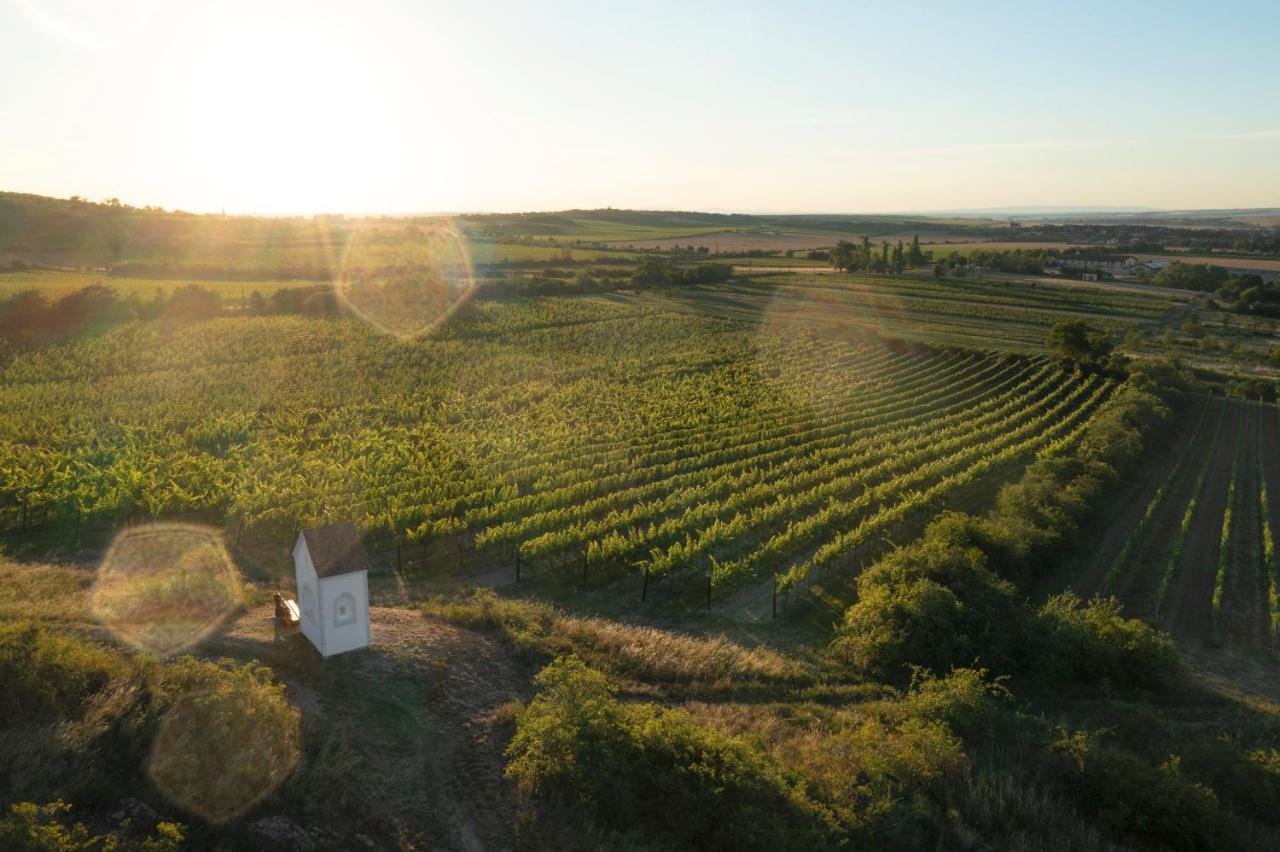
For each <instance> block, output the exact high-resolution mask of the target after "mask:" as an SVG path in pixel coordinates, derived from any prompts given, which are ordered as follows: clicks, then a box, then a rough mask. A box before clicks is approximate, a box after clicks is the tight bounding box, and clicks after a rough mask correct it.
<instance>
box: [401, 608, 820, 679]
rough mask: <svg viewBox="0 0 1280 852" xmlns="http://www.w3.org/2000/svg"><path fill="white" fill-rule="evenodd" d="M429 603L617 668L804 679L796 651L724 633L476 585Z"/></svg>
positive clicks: (536, 647) (548, 651)
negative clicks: (667, 626) (566, 608)
mask: <svg viewBox="0 0 1280 852" xmlns="http://www.w3.org/2000/svg"><path fill="white" fill-rule="evenodd" d="M423 611H424V612H426V613H427V614H429V615H435V616H439V617H441V618H445V619H447V620H449V621H453V622H454V623H457V624H462V625H465V626H467V627H472V628H480V629H498V630H500V631H502V633H503V635H504V637H505V638H506V639H507V641H509V642H510V643H511V644H513V645H514V646H515V647H516V648H517V649H520V650H523V651H528V652H533V653H535V654H539V655H545V656H558V655H560V654H569V653H576V654H578V655H579V656H581V657H583V658H584V659H586V660H588V661H589V662H591V663H592V664H593V665H596V666H600V667H604V668H608V669H609V670H611V671H613V672H614V673H615V674H619V675H623V676H626V677H635V678H644V679H647V680H651V681H656V682H661V683H679V684H694V683H696V684H701V685H717V686H723V685H727V684H728V683H730V682H734V683H742V682H749V681H756V682H760V681H769V682H779V681H784V682H785V681H805V680H807V679H808V678H810V676H811V674H810V672H809V671H808V669H807V668H806V667H805V665H804V664H803V663H801V662H800V661H799V660H798V659H795V658H792V657H788V656H787V655H785V654H782V653H779V652H777V651H773V650H770V649H767V648H747V647H745V646H743V645H740V644H738V643H736V642H734V641H732V640H731V639H729V638H728V637H726V636H722V635H716V636H710V637H695V636H689V635H687V634H683V633H679V632H676V631H672V630H662V629H659V628H656V627H647V626H644V625H635V624H625V623H623V622H617V621H609V620H606V619H603V618H575V617H572V616H567V615H565V614H564V613H563V612H562V611H560V610H558V609H556V608H555V607H552V606H549V605H548V604H543V603H534V602H531V601H522V600H513V599H510V598H501V597H499V596H497V595H496V594H494V593H493V592H492V591H490V590H485V589H477V590H474V591H473V592H472V593H471V594H469V595H468V596H467V597H465V598H462V599H460V600H456V601H448V602H446V601H442V600H438V599H437V600H432V601H428V602H427V603H426V604H424V605H423Z"/></svg>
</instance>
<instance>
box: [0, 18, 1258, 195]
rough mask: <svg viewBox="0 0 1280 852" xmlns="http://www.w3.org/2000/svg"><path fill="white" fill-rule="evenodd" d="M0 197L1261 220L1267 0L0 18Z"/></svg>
mask: <svg viewBox="0 0 1280 852" xmlns="http://www.w3.org/2000/svg"><path fill="white" fill-rule="evenodd" d="M0 189H8V190H20V191H27V192H37V193H42V194H48V195H57V196H68V195H72V194H79V195H84V196H86V197H89V198H93V199H101V198H104V197H107V196H118V197H120V198H121V199H122V200H124V201H128V202H131V203H135V204H140V205H141V204H159V205H163V206H165V207H180V208H183V209H188V210H218V209H223V208H225V209H226V210H227V211H228V212H266V213H275V212H311V211H317V210H346V211H351V212H373V211H385V212H406V211H429V210H455V211H460V210H532V209H560V208H566V207H603V206H608V205H612V206H615V207H644V208H663V209H671V208H682V209H707V210H710V209H715V210H743V211H757V210H770V211H842V212H859V211H886V210H921V209H945V208H961V207H964V208H969V207H987V206H1009V205H1024V204H1052V205H1094V204H1101V205H1138V206H1152V207H1228V206H1230V207H1261V206H1280V2H1277V0H1258V2H1232V1H1231V0H1225V1H1224V2H1214V3H1209V2H1202V3H1175V2H1160V3H1153V2H1132V3H1125V2H1114V0H1113V2H1099V3H1061V2H1052V3H1050V2H1040V3H1036V2H1027V0H1022V2H1009V3H986V2H981V0H975V2H969V3H959V2H938V3H932V2H898V3H890V2H875V3H860V2H844V3H819V2H795V0H791V2H776V3H751V2H742V0H738V2H726V3H712V2H701V1H700V0H680V2H671V3H668V2H660V1H659V2H655V0H649V2H643V3H640V2H634V3H618V2H610V0H593V2H580V3H579V2H552V0H544V2H506V3H498V2H487V1H486V0H466V2H461V0H459V2H453V3H436V2H430V1H429V0H416V2H411V0H402V2H392V0H360V2H355V0H352V2H347V3H326V2H317V0H307V2H298V3H290V2H269V1H268V0H259V2H243V3H242V2H236V0H219V2H216V3H213V2H208V3H204V2H200V3H197V2H181V0H170V2H163V3H162V2H154V0H98V1H97V2H95V0H0Z"/></svg>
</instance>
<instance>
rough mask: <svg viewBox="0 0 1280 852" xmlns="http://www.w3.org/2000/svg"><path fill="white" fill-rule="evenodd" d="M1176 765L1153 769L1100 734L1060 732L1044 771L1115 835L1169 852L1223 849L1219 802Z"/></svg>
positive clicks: (1171, 762)
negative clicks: (1105, 742)
mask: <svg viewBox="0 0 1280 852" xmlns="http://www.w3.org/2000/svg"><path fill="white" fill-rule="evenodd" d="M1180 764H1181V761H1180V760H1179V759H1178V758H1177V757H1174V756H1171V757H1170V758H1169V759H1168V760H1167V761H1166V762H1165V763H1164V765H1162V766H1160V767H1159V768H1156V767H1154V766H1151V765H1149V764H1146V763H1143V762H1142V761H1140V760H1138V759H1137V758H1136V757H1134V756H1133V755H1130V754H1127V753H1126V752H1123V751H1119V750H1117V749H1114V748H1110V747H1108V746H1105V745H1103V744H1102V739H1101V734H1100V733H1099V732H1096V731H1076V732H1074V733H1067V732H1066V731H1065V730H1059V735H1058V737H1057V738H1056V739H1055V740H1053V741H1052V742H1051V743H1050V744H1049V747H1048V753H1047V755H1046V760H1045V762H1044V764H1043V768H1042V772H1043V773H1044V774H1045V775H1046V776H1047V780H1048V781H1049V783H1051V784H1055V785H1058V786H1060V787H1062V788H1064V789H1065V790H1066V791H1067V792H1069V793H1070V794H1071V795H1072V797H1073V798H1075V799H1076V801H1077V802H1079V803H1080V804H1081V805H1082V806H1083V807H1084V808H1085V810H1086V811H1088V812H1089V813H1091V814H1092V815H1093V816H1094V817H1095V818H1097V819H1098V820H1099V821H1101V822H1102V823H1104V824H1106V825H1107V826H1108V827H1109V828H1110V829H1111V830H1112V831H1115V832H1117V833H1118V834H1121V835H1127V836H1129V837H1131V838H1133V839H1134V840H1140V841H1142V842H1145V843H1151V844H1154V845H1157V846H1159V847H1162V848H1167V849H1220V848H1225V847H1224V842H1223V841H1224V839H1225V838H1224V835H1225V834H1226V826H1225V825H1224V823H1223V819H1222V817H1221V816H1220V815H1219V813H1218V810H1217V798H1216V797H1215V796H1214V793H1213V791H1212V790H1210V789H1208V788H1207V787H1204V786H1202V785H1199V784H1194V783H1192V782H1190V781H1188V780H1186V779H1185V778H1183V776H1182V771H1181V765H1180Z"/></svg>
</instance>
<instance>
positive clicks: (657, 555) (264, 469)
mask: <svg viewBox="0 0 1280 852" xmlns="http://www.w3.org/2000/svg"><path fill="white" fill-rule="evenodd" d="M335 353H342V357H335ZM407 364H419V365H422V366H420V367H416V368H413V369H406V367H405V365H407ZM606 365H607V366H606ZM640 365H644V368H643V369H640ZM7 376H8V377H9V382H8V383H7V384H6V386H5V388H4V391H3V399H4V405H3V410H4V412H5V415H4V427H3V428H4V434H5V444H4V455H5V457H6V458H7V459H9V460H10V466H9V467H8V468H7V469H6V471H5V474H4V477H5V478H4V480H3V482H0V493H3V494H4V495H5V496H6V501H5V510H4V515H3V516H0V517H3V519H4V523H5V526H6V527H7V528H9V529H21V528H24V527H28V526H33V525H36V524H38V523H53V524H65V523H68V522H71V521H72V520H73V519H75V520H76V522H77V523H82V524H85V525H87V526H90V527H92V526H94V525H95V524H100V523H103V524H108V525H115V524H118V523H120V522H121V521H122V520H124V519H126V518H130V517H133V518H135V519H137V518H141V517H152V518H157V517H170V516H175V515H176V516H183V515H187V514H196V513H202V512H203V513H212V514H213V516H214V517H216V518H217V519H218V522H219V523H220V524H224V525H231V526H234V527H235V529H237V530H238V531H240V532H238V533H237V534H244V535H246V536H247V537H248V538H249V539H253V538H254V537H255V536H256V537H267V538H270V537H273V536H277V537H278V536H279V535H280V533H281V531H283V530H288V529H292V528H296V527H299V526H308V525H313V524H316V523H320V522H322V521H323V520H325V519H326V518H328V517H335V516H341V517H350V518H353V519H355V520H356V521H357V523H358V525H359V526H360V528H361V529H362V530H364V531H366V533H367V534H369V535H370V536H371V537H372V538H373V539H375V540H378V541H382V542H385V544H386V546H391V544H392V543H395V544H398V545H400V546H402V548H404V549H405V550H407V551H408V552H409V553H410V557H409V559H408V560H407V562H406V561H404V560H403V558H402V565H401V567H402V569H403V570H404V571H405V572H407V573H408V575H409V578H410V579H412V577H413V575H414V574H417V573H419V572H420V570H421V569H420V568H419V567H418V566H417V563H418V561H419V552H420V550H421V551H422V552H423V553H425V552H426V551H425V550H422V549H423V548H433V550H432V552H433V554H434V553H437V552H439V551H440V550H441V542H442V541H444V540H448V541H450V542H451V543H452V542H454V541H455V540H456V541H458V542H462V541H465V542H466V548H467V552H468V556H467V557H466V559H465V562H466V564H467V566H468V567H469V568H474V569H475V570H476V571H480V572H482V571H484V570H486V569H491V568H496V567H499V566H502V567H507V566H510V565H511V564H512V562H513V560H514V553H515V552H516V551H519V553H520V554H521V558H522V559H524V560H525V561H526V565H527V566H533V567H530V568H527V576H528V575H533V576H536V575H537V572H538V568H539V567H540V566H543V565H546V566H548V567H547V568H546V569H545V570H546V571H547V572H548V573H551V572H560V573H561V574H563V575H564V577H576V576H577V572H578V571H579V570H582V571H585V572H588V573H589V574H590V575H591V577H592V578H593V579H594V581H595V582H609V581H612V580H618V579H620V578H623V577H626V576H629V575H631V576H633V577H635V579H633V581H631V582H630V583H628V586H634V587H636V588H638V576H635V575H637V574H638V573H639V572H644V573H647V574H649V575H650V577H651V578H652V579H653V580H654V581H655V582H658V581H660V580H663V579H665V578H667V577H671V578H673V582H674V578H677V577H682V578H685V579H688V578H690V577H700V576H701V574H702V572H703V569H704V568H705V569H710V570H712V585H713V586H714V587H715V588H716V589H722V588H733V587H738V586H741V585H744V584H750V583H753V582H756V581H759V580H761V579H762V578H764V577H766V576H769V575H771V574H778V575H780V576H781V577H782V582H783V584H784V587H790V586H791V585H795V584H797V583H800V582H802V581H803V580H804V579H805V578H806V577H807V576H808V575H809V574H810V573H811V572H813V571H823V570H827V569H832V568H834V567H839V568H841V569H842V570H845V571H849V570H851V568H852V565H853V564H854V563H856V562H857V561H858V560H859V559H861V558H864V557H865V555H866V554H868V553H870V552H874V551H875V550H876V549H878V548H879V547H881V543H882V541H883V540H884V537H885V536H889V535H891V534H896V533H897V531H898V530H901V529H903V528H904V524H906V523H908V522H909V521H911V520H913V519H914V520H915V521H916V522H917V523H918V521H919V520H920V519H921V518H923V517H925V515H926V512H935V511H937V510H938V508H939V507H942V506H947V505H953V504H954V500H955V499H956V497H957V495H963V494H970V495H972V494H981V493H982V492H983V491H989V490H990V483H993V482H998V481H1000V480H1001V479H1002V478H1004V477H1007V476H1009V475H1010V474H1012V473H1014V472H1016V471H1017V469H1018V467H1019V466H1020V465H1022V464H1025V463H1026V461H1027V460H1028V459H1030V458H1033V457H1034V456H1035V454H1036V453H1037V452H1040V451H1044V450H1047V449H1050V448H1052V447H1055V446H1058V445H1061V444H1065V443H1069V442H1070V441H1071V440H1072V439H1073V437H1074V436H1075V435H1076V434H1078V429H1079V427H1080V426H1081V425H1082V424H1084V423H1085V422H1087V420H1088V418H1089V415H1090V414H1091V413H1092V412H1093V411H1095V410H1096V409H1097V408H1098V407H1099V406H1101V405H1102V404H1103V403H1105V401H1106V399H1107V398H1108V397H1109V396H1110V394H1111V393H1112V392H1113V390H1114V385H1113V383H1112V382H1110V381H1108V380H1105V379H1100V378H1097V377H1093V378H1085V377H1074V378H1073V377H1071V376H1069V375H1063V374H1062V372H1061V371H1060V370H1059V369H1058V368H1055V367H1053V366H1051V365H1050V364H1048V363H1047V362H1046V361H1045V360H1044V359H1043V358H1041V357H1036V356H1031V357H1026V356H1023V357H1016V356H1002V355H985V354H979V353H963V352H956V353H951V352H946V351H943V350H940V349H935V348H931V347H923V346H920V347H912V346H909V345H903V344H891V343H887V342H886V341H885V340H884V339H882V338H881V337H880V336H878V335H876V334H873V333H869V332H868V333H863V332H861V331H860V330H858V329H857V327H856V326H854V327H851V330H847V331H845V332H843V333H835V332H832V331H831V330H830V329H827V330H824V329H822V328H821V327H807V326H804V325H798V324H796V323H795V322H792V321H790V320H787V321H782V322H774V323H762V324H756V325H744V324H742V323H739V322H733V321H726V320H722V319H719V318H712V317H706V316H700V315H696V314H681V313H665V312H659V311H654V310H651V309H648V308H643V307H637V306H634V305H631V304H625V303H615V302H607V301H603V300H598V301H597V300H590V301H586V300H549V301H547V302H546V303H544V304H540V305H538V306H537V307H536V308H532V307H525V306H509V305H501V304H495V305H487V306H485V307H484V308H483V309H482V310H481V311H480V312H478V313H477V314H476V315H475V316H473V317H472V318H470V319H469V320H468V321H467V322H466V323H464V324H459V325H457V326H455V327H453V328H452V330H451V332H450V333H449V334H446V335H444V336H442V337H440V338H437V339H430V340H423V341H419V342H415V343H412V344H401V343H395V342H391V341H389V340H388V339H386V338H385V337H382V336H380V335H378V334H377V333H376V332H375V331H372V330H370V329H369V328H367V327H366V326H363V325H362V324H358V323H354V322H315V321H310V320H297V319H284V318H282V319H265V320H253V321H247V322H246V321H237V320H222V321H214V322H211V323H208V324H207V325H203V326H200V327H198V328H195V329H192V330H191V331H190V332H188V333H185V334H183V335H181V336H173V335H171V334H167V333H165V332H163V331H159V330H153V329H124V330H121V332H120V333H118V334H109V335H106V336H104V337H101V338H98V339H95V340H93V341H91V342H86V343H84V344H81V345H80V346H79V347H72V348H70V349H66V350H61V351H58V352H56V353H54V352H49V353H47V355H43V356H34V357H30V358H27V357H23V358H19V359H17V360H15V361H14V362H13V363H12V364H11V365H10V366H9V368H8V370H7ZM283 376H290V377H291V379H290V380H289V381H287V382H285V381H281V378H282V377H283ZM641 376H643V377H644V378H641ZM33 450H34V451H33ZM300 473H301V475H299V474H300ZM983 486H986V487H985V488H984V487H983ZM969 499H972V498H969ZM959 505H965V503H964V502H963V501H962V502H961V503H960V504H959ZM855 557H856V558H855ZM411 566H412V567H411ZM550 566H563V567H556V568H552V567H550ZM276 567H277V568H278V569H281V570H282V569H283V566H276ZM544 579H546V577H544ZM619 594H622V593H621V592H619ZM626 596H627V598H628V599H630V597H631V595H630V594H629V593H627V595H626Z"/></svg>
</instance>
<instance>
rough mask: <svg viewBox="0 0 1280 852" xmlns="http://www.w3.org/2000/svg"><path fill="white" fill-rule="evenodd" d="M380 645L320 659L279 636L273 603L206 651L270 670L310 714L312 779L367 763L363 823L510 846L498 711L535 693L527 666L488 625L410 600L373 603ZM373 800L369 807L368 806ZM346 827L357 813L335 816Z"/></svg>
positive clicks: (296, 640) (421, 836)
mask: <svg viewBox="0 0 1280 852" xmlns="http://www.w3.org/2000/svg"><path fill="white" fill-rule="evenodd" d="M371 615H372V620H373V648H371V649H369V650H367V651H357V652H354V653H350V654H343V655H339V656H337V657H331V658H329V659H327V660H325V659H322V658H321V657H320V655H319V654H318V653H316V651H315V649H314V648H312V647H311V645H310V644H309V643H308V642H307V640H306V639H305V638H303V637H301V636H300V635H297V634H296V633H295V634H292V635H290V636H289V637H288V638H287V639H286V640H284V641H281V642H273V635H274V628H273V625H272V620H271V607H270V606H269V605H267V606H260V607H256V608H254V609H252V610H250V611H248V612H246V613H245V614H244V615H243V616H241V617H240V618H239V619H238V620H237V621H235V622H234V623H233V624H232V625H230V627H229V628H228V629H227V630H226V631H224V632H223V633H222V634H221V635H220V636H219V637H217V638H216V639H215V640H213V641H211V642H210V643H209V644H208V645H207V646H206V648H205V649H204V653H205V654H206V655H207V656H210V657H219V656H231V657H233V658H236V659H240V660H246V661H247V660H253V659H257V660H260V661H261V662H263V663H266V664H268V665H270V666H271V667H272V669H273V670H274V671H275V673H276V676H277V677H278V678H280V679H281V680H282V681H283V682H284V683H285V684H286V686H287V689H288V695H289V699H290V701H292V702H293V703H294V704H295V706H297V707H298V708H299V709H300V710H301V711H302V713H303V741H304V744H305V743H306V742H307V740H308V739H309V738H311V739H313V740H319V741H320V742H322V743H323V744H324V745H323V746H322V747H321V748H320V749H319V753H316V752H315V751H313V750H310V749H308V750H305V751H304V756H303V762H302V763H301V764H300V765H299V767H298V769H297V770H295V774H297V773H303V774H305V775H306V776H307V786H306V787H305V789H307V790H310V789H311V787H310V786H309V785H310V784H311V783H312V779H314V778H315V777H316V775H317V774H323V773H324V772H326V771H333V770H330V769H328V767H327V766H326V762H327V761H328V760H333V759H334V758H333V757H332V753H333V752H336V753H338V754H339V755H340V759H339V760H338V761H337V762H338V763H339V764H340V765H341V767H342V768H344V769H347V770H348V771H351V767H354V768H355V769H356V770H358V771H359V772H360V776H361V778H362V779H363V781H362V782H361V783H362V785H363V786H364V787H365V789H364V790H362V791H361V794H360V796H361V801H364V802H365V803H366V808H367V809H371V810H372V811H373V812H372V813H368V814H364V813H362V815H361V816H362V817H365V818H367V819H368V821H369V824H368V825H367V826H365V825H362V826H360V827H358V828H356V829H355V830H357V831H363V832H365V833H367V834H369V835H371V836H378V835H381V836H382V837H384V838H387V839H389V836H390V833H393V832H394V831H395V830H396V829H397V828H398V829H406V828H407V829H408V830H409V832H410V834H412V835H413V836H414V837H415V838H416V840H415V844H416V845H417V848H430V849H459V850H468V852H470V850H479V849H506V848H511V847H512V846H513V845H514V834H513V832H514V820H515V803H514V799H513V792H512V790H511V788H510V785H509V784H508V782H507V781H506V780H505V779H504V778H503V776H502V769H503V757H502V750H503V748H504V747H505V744H506V741H507V738H508V736H509V730H508V729H507V728H506V723H505V722H503V720H502V719H503V716H502V712H501V708H503V706H504V705H506V704H508V703H509V702H510V701H512V700H513V699H516V698H521V697H527V695H528V692H529V678H528V674H527V673H526V672H524V671H523V670H522V669H521V667H519V666H518V665H517V663H516V662H515V660H514V659H513V658H512V656H511V654H510V653H509V652H508V651H507V649H506V648H505V647H504V646H503V645H501V644H499V643H498V642H497V641H496V640H495V639H493V638H492V637H490V636H488V635H485V634H483V633H477V632H474V631H470V630H465V629H461V628H458V627H455V626H453V625H451V624H448V623H446V622H443V621H439V620H436V619H429V618H426V617H424V616H422V615H421V614H420V613H418V612H416V611H413V610H407V609H393V608H386V607H373V608H372V609H371ZM370 805H371V806H372V807H371V808H368V806H370ZM339 819H340V821H341V824H342V825H343V827H344V828H348V829H349V828H350V825H349V819H350V818H349V817H339Z"/></svg>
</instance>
